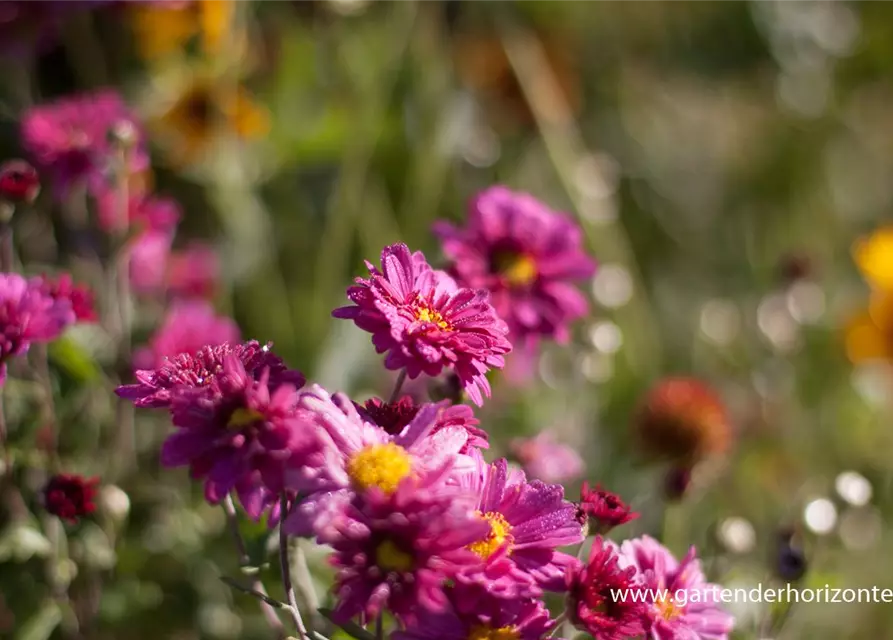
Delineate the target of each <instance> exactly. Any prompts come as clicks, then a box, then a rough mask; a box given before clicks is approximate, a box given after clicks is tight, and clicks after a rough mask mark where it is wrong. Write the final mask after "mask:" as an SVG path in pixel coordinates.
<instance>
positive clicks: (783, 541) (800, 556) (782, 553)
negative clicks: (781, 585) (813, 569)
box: [775, 529, 809, 582]
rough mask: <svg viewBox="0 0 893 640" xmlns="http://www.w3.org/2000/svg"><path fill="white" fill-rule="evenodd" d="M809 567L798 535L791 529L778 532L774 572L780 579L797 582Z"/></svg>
mask: <svg viewBox="0 0 893 640" xmlns="http://www.w3.org/2000/svg"><path fill="white" fill-rule="evenodd" d="M808 568H809V565H808V562H807V560H806V553H805V552H804V550H803V544H802V541H801V539H800V536H799V535H798V534H797V532H796V531H793V530H792V529H783V530H782V531H780V532H779V535H778V543H777V547H776V552H775V572H776V573H777V574H778V576H779V577H780V578H781V579H782V580H786V581H788V582H797V581H799V580H800V579H801V578H802V577H803V576H804V575H806V571H807V569H808Z"/></svg>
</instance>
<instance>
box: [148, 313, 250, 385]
mask: <svg viewBox="0 0 893 640" xmlns="http://www.w3.org/2000/svg"><path fill="white" fill-rule="evenodd" d="M239 339H240V332H239V327H238V325H237V324H236V323H235V321H234V320H232V319H231V318H227V317H226V316H218V315H217V314H216V313H215V311H214V307H213V306H211V304H210V303H209V302H206V301H204V300H178V301H176V302H174V303H173V304H172V305H171V307H170V308H169V309H168V311H167V315H166V317H165V319H164V322H162V324H161V326H160V327H159V328H158V330H157V331H156V332H155V335H154V336H152V339H151V340H150V341H149V346H148V347H145V348H143V349H141V350H139V351H138V352H137V353H136V354H135V355H134V364H135V365H136V367H137V368H139V369H152V368H155V367H159V366H161V365H162V364H163V363H164V359H165V358H173V357H175V356H178V355H179V354H181V353H195V352H197V351H199V350H200V349H201V348H202V347H203V346H205V345H210V346H214V345H218V344H223V343H225V342H232V343H236V342H238V341H239Z"/></svg>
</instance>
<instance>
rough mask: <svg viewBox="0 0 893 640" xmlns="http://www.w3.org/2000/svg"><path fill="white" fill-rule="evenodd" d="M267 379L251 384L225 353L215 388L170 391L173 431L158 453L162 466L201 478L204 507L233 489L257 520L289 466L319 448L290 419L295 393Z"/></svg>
mask: <svg viewBox="0 0 893 640" xmlns="http://www.w3.org/2000/svg"><path fill="white" fill-rule="evenodd" d="M269 378H270V374H269V370H267V369H265V370H264V371H263V372H262V373H261V374H260V377H259V379H255V378H254V377H253V376H252V375H251V374H249V372H248V371H247V370H246V368H245V365H244V364H243V363H242V361H241V360H240V359H239V357H238V356H236V355H235V354H230V355H228V356H227V357H226V358H225V359H224V361H223V371H222V372H221V373H220V374H218V375H217V376H216V381H215V382H216V383H215V384H214V385H212V386H205V387H200V388H191V389H190V388H182V389H179V390H177V391H175V392H174V394H173V398H172V399H171V419H172V421H173V423H174V426H175V427H176V428H177V431H176V432H174V433H173V434H171V435H170V436H168V438H167V440H165V442H164V445H163V446H162V449H161V462H162V464H164V465H165V466H168V467H179V466H189V470H190V475H191V476H192V477H193V478H195V479H204V481H205V498H206V499H207V500H208V502H210V503H212V504H216V503H218V502H220V500H222V499H223V498H224V497H225V496H226V494H228V493H229V492H230V491H232V490H235V491H236V492H237V493H238V495H239V500H240V502H242V504H243V505H244V506H245V507H246V511H249V513H250V514H251V515H252V516H254V517H257V515H259V514H258V513H257V512H256V509H261V508H263V506H265V502H266V501H265V498H266V497H267V496H268V495H269V494H274V495H275V494H278V493H279V492H281V491H282V490H283V488H284V486H283V479H284V471H285V464H286V463H287V462H288V460H289V459H290V458H291V457H292V456H293V455H300V453H301V452H302V451H305V450H307V449H310V448H312V447H314V446H315V445H316V439H315V438H314V437H312V434H308V433H306V432H305V431H304V430H303V429H301V425H300V423H299V421H298V420H297V418H296V416H295V408H296V406H297V399H298V394H297V390H296V389H295V387H293V386H291V385H289V384H282V385H278V386H277V387H276V388H275V390H272V389H271V388H270V386H269V384H268V382H269ZM258 480H259V481H260V482H258ZM261 488H265V489H266V490H267V491H268V492H269V494H268V493H265V492H261V491H260V489H261ZM252 511H255V512H254V513H252Z"/></svg>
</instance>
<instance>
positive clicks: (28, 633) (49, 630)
mask: <svg viewBox="0 0 893 640" xmlns="http://www.w3.org/2000/svg"><path fill="white" fill-rule="evenodd" d="M60 622H62V610H61V609H60V608H59V605H57V604H56V603H55V602H47V603H46V604H44V605H43V608H42V609H41V610H40V611H38V612H37V613H36V614H35V615H34V616H32V617H31V619H30V620H28V622H26V623H25V624H24V625H23V626H22V627H21V628H20V629H19V632H18V634H17V635H16V640H48V638H49V637H50V636H51V635H52V634H53V631H54V630H55V629H56V627H58V626H59V623H60Z"/></svg>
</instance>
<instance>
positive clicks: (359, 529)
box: [320, 471, 487, 624]
mask: <svg viewBox="0 0 893 640" xmlns="http://www.w3.org/2000/svg"><path fill="white" fill-rule="evenodd" d="M442 473H443V472H442V471H435V472H433V473H429V474H424V475H422V476H419V477H415V478H405V479H404V480H402V481H401V482H400V484H399V485H398V487H397V488H396V490H395V491H393V492H391V493H385V492H384V491H381V490H379V489H377V488H373V489H370V490H369V491H367V492H365V493H364V495H363V497H362V498H361V499H357V500H355V501H353V502H352V503H350V504H348V505H346V506H345V508H344V515H343V517H342V518H340V519H338V520H336V521H335V522H334V524H333V526H332V527H330V528H328V529H327V530H326V531H325V533H324V534H323V536H321V538H320V541H321V542H323V543H325V544H329V545H331V546H332V548H333V549H334V554H333V557H332V564H333V565H334V566H335V567H336V569H337V575H336V578H335V588H334V590H335V596H336V599H337V604H336V606H335V611H334V616H333V618H334V620H335V621H336V622H345V621H347V620H349V619H350V618H352V617H354V616H356V615H359V614H364V615H365V616H366V619H372V618H373V617H375V616H377V615H378V614H379V613H380V612H382V611H383V610H385V609H387V610H388V611H390V612H392V613H393V614H394V615H395V616H396V617H397V618H398V619H400V620H401V621H402V622H404V623H410V624H412V623H413V622H414V621H415V620H416V619H417V616H419V615H421V614H422V612H424V611H432V612H439V611H444V610H446V608H447V606H448V601H447V597H446V594H445V593H444V588H445V582H446V581H447V580H448V579H450V578H451V577H452V576H453V575H454V573H455V572H456V571H457V570H458V569H459V568H460V567H462V566H466V565H473V564H476V563H477V562H479V560H478V558H477V557H476V556H475V555H474V554H473V553H471V552H470V551H468V549H467V548H466V547H467V546H468V545H469V544H470V543H471V542H473V541H474V540H476V539H478V538H480V537H481V536H482V535H484V534H485V533H486V530H487V525H486V523H485V522H483V521H482V520H481V519H480V518H477V517H475V515H474V511H473V501H474V497H473V496H471V495H468V494H464V493H461V492H459V491H458V489H457V488H456V487H450V486H448V485H446V484H444V482H443V479H442V477H441V476H442Z"/></svg>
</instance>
